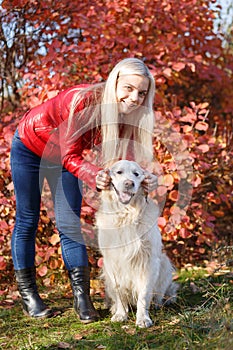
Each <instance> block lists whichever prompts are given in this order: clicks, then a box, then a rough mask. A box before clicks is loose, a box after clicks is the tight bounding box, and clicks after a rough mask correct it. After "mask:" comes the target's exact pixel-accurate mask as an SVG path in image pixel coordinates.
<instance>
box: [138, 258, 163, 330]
mask: <svg viewBox="0 0 233 350" xmlns="http://www.w3.org/2000/svg"><path fill="white" fill-rule="evenodd" d="M156 260H157V261H156V262H155V263H156V265H157V266H158V267H159V265H160V259H156ZM158 275H159V268H158V269H156V270H154V271H153V268H152V267H151V266H150V267H149V269H148V270H147V274H145V275H144V276H143V277H144V278H143V279H142V281H141V282H142V284H141V286H139V288H138V291H139V292H138V300H137V314H136V325H137V326H138V327H140V328H148V327H150V326H152V325H153V321H152V320H151V318H150V316H149V309H150V305H151V301H152V299H153V293H154V285H155V281H156V280H157V279H158Z"/></svg>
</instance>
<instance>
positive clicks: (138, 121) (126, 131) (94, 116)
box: [68, 58, 155, 167]
mask: <svg viewBox="0 0 233 350" xmlns="http://www.w3.org/2000/svg"><path fill="white" fill-rule="evenodd" d="M122 75H140V76H144V77H147V78H148V79H149V88H148V92H147V94H146V96H145V99H144V101H143V104H142V105H141V106H140V107H138V108H137V109H136V110H135V111H134V112H133V113H132V115H131V114H129V115H127V116H125V117H124V118H123V119H122V120H121V119H120V115H119V111H118V103H117V99H116V86H117V81H118V78H119V76H122ZM84 90H85V91H84ZM84 90H83V89H82V90H78V91H77V94H75V96H74V98H73V100H72V103H71V109H70V116H69V121H68V129H69V128H70V127H71V125H72V118H73V116H74V115H75V109H76V108H77V106H78V104H79V103H80V100H81V98H83V96H89V95H90V101H89V98H87V100H86V101H85V106H87V108H90V106H91V109H90V110H89V111H88V113H85V111H84V110H83V112H82V111H81V113H82V114H83V115H86V118H85V119H86V122H85V123H86V125H87V123H88V124H89V126H90V125H92V127H98V126H101V136H102V160H103V163H104V166H105V167H106V166H109V165H110V164H111V163H113V162H114V161H116V160H119V159H126V158H127V153H128V151H129V148H130V149H131V150H130V153H133V157H134V159H133V160H135V161H137V162H139V163H141V162H142V161H148V162H150V161H151V160H152V159H153V146H152V139H153V129H154V112H153V101H154V94H155V81H154V78H153V76H152V74H151V72H150V71H149V69H148V67H147V66H146V65H145V64H144V62H143V61H141V60H139V59H137V58H126V59H123V60H122V61H120V62H119V63H118V64H117V65H116V66H115V67H114V68H113V70H112V71H111V72H110V74H109V76H108V79H107V81H106V83H102V84H96V85H94V86H91V87H89V88H87V89H84ZM89 91H90V92H91V93H90V94H88V92H89ZM93 94H94V95H93ZM81 96H82V97H81ZM87 114H88V115H89V117H88V120H87ZM78 119H79V118H78ZM79 125H80V124H79ZM119 125H121V126H123V128H122V131H121V133H119ZM77 127H78V126H77ZM72 129H73V127H72ZM73 130H74V129H73ZM76 130H77V129H76Z"/></svg>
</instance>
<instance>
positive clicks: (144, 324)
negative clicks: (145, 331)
mask: <svg viewBox="0 0 233 350" xmlns="http://www.w3.org/2000/svg"><path fill="white" fill-rule="evenodd" d="M152 325H153V321H152V320H151V319H150V317H149V316H145V317H144V318H138V319H137V320H136V326H138V327H139V328H148V327H151V326H152Z"/></svg>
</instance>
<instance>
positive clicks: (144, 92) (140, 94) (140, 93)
mask: <svg viewBox="0 0 233 350" xmlns="http://www.w3.org/2000/svg"><path fill="white" fill-rule="evenodd" d="M146 94H147V93H146V91H140V92H139V96H140V97H145V96H146Z"/></svg>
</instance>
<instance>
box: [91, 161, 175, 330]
mask: <svg viewBox="0 0 233 350" xmlns="http://www.w3.org/2000/svg"><path fill="white" fill-rule="evenodd" d="M110 176H111V185H110V189H109V190H105V191H102V192H101V203H100V207H99V210H98V211H97V213H96V226H97V229H98V244H99V248H100V251H101V253H102V256H103V277H104V280H105V289H106V295H107V297H108V298H109V300H110V302H111V305H112V306H111V312H112V318H111V320H112V321H113V322H121V321H125V320H127V314H128V309H129V305H136V307H137V312H136V325H137V326H139V327H141V328H144V327H150V326H151V325H152V324H153V322H152V320H151V318H150V316H149V308H150V305H151V302H152V299H153V300H154V301H155V303H156V304H157V305H161V304H162V302H163V300H164V298H166V299H167V301H170V302H174V301H175V300H176V291H177V285H176V284H175V283H174V282H172V273H173V271H174V268H173V266H172V264H171V262H170V260H169V259H168V257H167V256H166V255H165V253H164V252H163V246H162V239H161V234H160V231H159V228H158V225H157V219H158V215H159V210H158V207H157V206H156V205H155V203H154V202H153V200H152V199H150V198H148V197H147V195H146V194H145V191H144V189H143V188H142V186H141V182H142V181H143V179H144V176H145V175H144V171H143V169H142V168H141V167H140V166H139V165H138V164H137V163H135V162H132V161H127V160H120V161H118V162H116V163H115V164H113V166H112V167H111V168H110Z"/></svg>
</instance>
